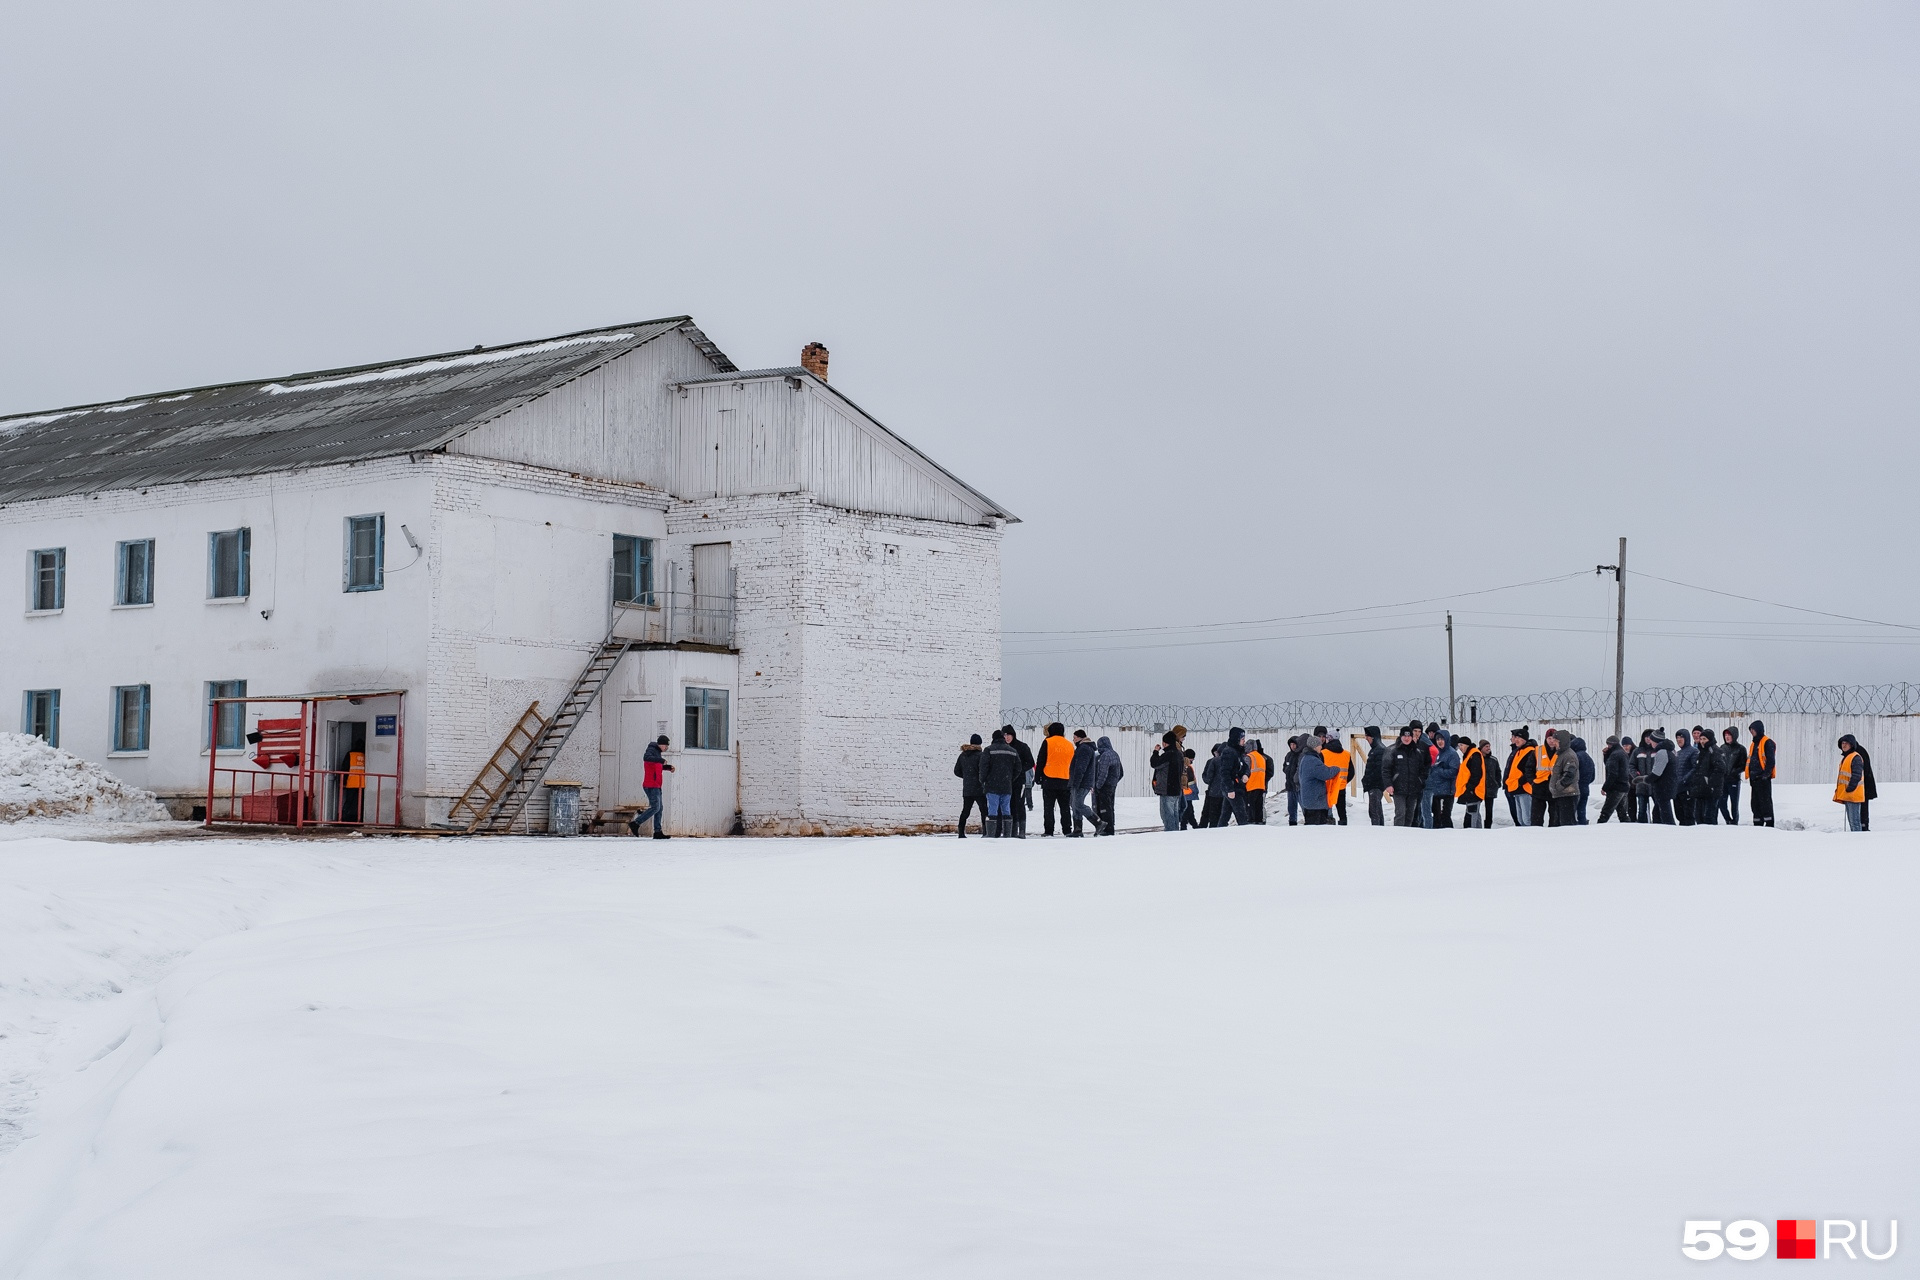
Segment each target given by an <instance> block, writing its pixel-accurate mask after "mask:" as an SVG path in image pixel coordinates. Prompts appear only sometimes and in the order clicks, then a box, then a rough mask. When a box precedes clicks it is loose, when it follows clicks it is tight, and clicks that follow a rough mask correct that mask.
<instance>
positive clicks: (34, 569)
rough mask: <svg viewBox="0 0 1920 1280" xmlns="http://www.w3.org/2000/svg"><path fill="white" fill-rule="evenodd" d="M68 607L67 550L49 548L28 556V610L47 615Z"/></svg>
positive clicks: (30, 553) (63, 548)
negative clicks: (52, 611)
mask: <svg viewBox="0 0 1920 1280" xmlns="http://www.w3.org/2000/svg"><path fill="white" fill-rule="evenodd" d="M66 607H67V549H66V548H65V547H48V548H47V549H46V550H44V551H33V552H29V553H28V556H27V608H29V609H32V610H33V611H34V612H36V613H47V612H50V611H51V610H54V609H64V608H66Z"/></svg>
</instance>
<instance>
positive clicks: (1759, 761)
mask: <svg viewBox="0 0 1920 1280" xmlns="http://www.w3.org/2000/svg"><path fill="white" fill-rule="evenodd" d="M1747 732H1748V733H1750V734H1752V735H1753V747H1752V749H1751V750H1749V751H1748V752H1747V776H1748V777H1749V778H1771V777H1773V770H1774V766H1775V765H1776V764H1777V763H1778V762H1777V761H1776V760H1775V759H1774V755H1775V748H1774V744H1773V739H1772V738H1769V737H1767V726H1766V725H1764V724H1762V723H1761V722H1760V721H1758V720H1755V721H1754V722H1753V723H1752V724H1750V725H1748V726H1747ZM1763 743H1764V744H1765V745H1764V746H1763V745H1762V744H1763Z"/></svg>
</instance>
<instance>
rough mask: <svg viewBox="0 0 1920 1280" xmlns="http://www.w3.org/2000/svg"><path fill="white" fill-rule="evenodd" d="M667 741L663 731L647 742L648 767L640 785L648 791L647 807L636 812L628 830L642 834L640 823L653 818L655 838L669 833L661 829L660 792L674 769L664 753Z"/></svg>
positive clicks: (665, 836)
mask: <svg viewBox="0 0 1920 1280" xmlns="http://www.w3.org/2000/svg"><path fill="white" fill-rule="evenodd" d="M667 742H668V738H667V735H666V734H664V733H663V734H661V735H660V740H659V741H658V742H650V743H648V744H647V754H646V757H645V759H646V767H645V769H644V770H643V771H642V773H641V775H640V786H641V788H642V789H643V790H644V791H646V793H647V807H646V808H644V809H642V810H641V811H640V812H638V813H636V814H634V815H633V820H632V821H631V822H629V823H627V830H629V831H631V832H633V834H634V835H636V836H637V835H639V834H640V824H641V823H643V822H645V821H646V820H647V819H648V818H652V819H653V838H654V839H655V840H665V839H666V838H667V833H666V832H664V831H662V830H661V829H660V815H661V813H662V812H663V811H664V808H665V806H664V804H663V802H662V800H661V797H660V792H661V789H662V788H663V787H665V786H666V782H667V775H668V774H670V773H672V772H673V771H674V770H673V766H672V765H670V764H668V763H667V757H666V755H665V754H664V752H665V751H666V748H667Z"/></svg>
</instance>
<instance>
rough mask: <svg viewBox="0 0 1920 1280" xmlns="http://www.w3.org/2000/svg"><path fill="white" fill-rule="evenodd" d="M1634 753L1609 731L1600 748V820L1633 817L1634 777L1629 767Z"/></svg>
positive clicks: (1622, 819)
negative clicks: (1605, 742)
mask: <svg viewBox="0 0 1920 1280" xmlns="http://www.w3.org/2000/svg"><path fill="white" fill-rule="evenodd" d="M1631 755H1632V753H1631V752H1630V751H1629V750H1628V749H1627V746H1626V744H1625V743H1623V742H1621V741H1620V739H1618V738H1616V737H1613V736H1612V735H1608V737H1607V745H1606V746H1604V747H1602V748H1601V749H1600V770H1601V773H1600V777H1601V781H1600V795H1601V801H1600V821H1601V822H1605V821H1606V820H1607V819H1608V818H1612V819H1614V820H1615V821H1617V822H1632V821H1633V781H1632V771H1631V769H1630V768H1629V763H1630V757H1631Z"/></svg>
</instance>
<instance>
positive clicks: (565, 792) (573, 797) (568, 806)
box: [546, 782, 580, 836]
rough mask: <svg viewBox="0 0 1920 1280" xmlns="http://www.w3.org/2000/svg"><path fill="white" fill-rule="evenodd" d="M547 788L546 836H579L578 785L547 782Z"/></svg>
mask: <svg viewBox="0 0 1920 1280" xmlns="http://www.w3.org/2000/svg"><path fill="white" fill-rule="evenodd" d="M546 787H547V834H548V835H550V836H577V835H579V834H580V784H579V783H577V782H549V783H547V784H546Z"/></svg>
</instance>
